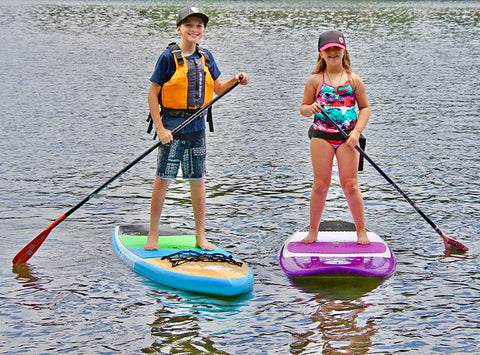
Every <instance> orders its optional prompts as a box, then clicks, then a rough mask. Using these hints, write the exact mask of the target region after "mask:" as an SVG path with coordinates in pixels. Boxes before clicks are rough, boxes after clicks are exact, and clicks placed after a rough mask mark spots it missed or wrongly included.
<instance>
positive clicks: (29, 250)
mask: <svg viewBox="0 0 480 355" xmlns="http://www.w3.org/2000/svg"><path fill="white" fill-rule="evenodd" d="M65 218H66V216H65V215H63V216H61V217H60V218H58V219H57V220H56V221H55V222H53V223H52V224H51V225H50V226H49V227H48V228H47V229H45V230H44V231H43V232H42V233H40V234H39V235H38V236H37V237H36V238H35V239H33V240H32V241H31V242H30V243H28V244H27V245H26V246H25V247H24V248H23V249H22V250H20V251H19V252H18V253H17V255H15V257H14V258H13V260H12V262H13V264H14V265H17V264H24V263H26V262H27V261H28V259H30V258H31V257H32V256H33V254H35V252H36V251H37V250H38V248H40V246H41V245H42V243H43V242H44V241H45V239H47V237H48V235H49V234H50V232H51V231H52V229H53V228H55V227H56V226H57V225H58V224H59V223H60V222H62V221H63V220H64V219H65Z"/></svg>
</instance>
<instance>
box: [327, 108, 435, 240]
mask: <svg viewBox="0 0 480 355" xmlns="http://www.w3.org/2000/svg"><path fill="white" fill-rule="evenodd" d="M321 112H322V114H323V115H324V116H325V117H326V118H327V119H328V120H329V121H330V123H332V124H333V125H334V126H335V128H336V129H337V130H338V131H339V132H340V133H341V134H342V136H343V137H344V138H345V139H348V138H349V136H348V134H347V132H345V131H344V130H343V129H342V127H340V126H339V125H338V123H337V122H335V121H334V120H333V119H332V118H331V117H330V116H329V115H328V114H327V112H326V111H325V109H324V108H322V109H321ZM355 149H356V150H358V152H359V153H360V154H361V155H362V156H363V158H364V159H365V160H366V161H368V162H369V163H370V164H371V165H372V166H373V167H374V168H375V170H377V171H378V172H379V173H380V175H382V176H383V177H384V178H385V180H387V181H388V182H389V183H390V185H392V186H393V187H394V188H395V190H397V191H398V193H399V194H400V195H402V196H403V198H404V199H405V200H407V202H408V203H409V204H410V205H411V206H412V207H413V208H414V209H415V211H417V212H418V214H419V215H420V216H422V217H423V219H424V220H425V221H427V223H428V224H430V226H432V228H433V229H435V231H436V232H437V233H438V234H440V235H442V234H443V232H442V231H441V230H440V228H438V226H437V225H436V224H435V223H433V221H432V220H431V219H430V218H428V216H427V215H426V214H425V213H423V211H422V210H420V208H418V207H417V205H415V203H414V202H413V201H412V200H411V199H410V198H409V197H408V196H407V195H406V194H405V192H403V191H402V189H401V188H400V187H398V185H397V184H396V183H395V182H394V181H393V180H392V179H390V177H389V176H388V175H387V174H385V172H384V171H383V170H382V169H380V167H379V166H378V165H377V164H375V162H374V161H373V160H372V159H370V157H369V156H368V155H367V153H365V151H364V150H363V149H362V148H360V147H359V146H358V145H356V146H355Z"/></svg>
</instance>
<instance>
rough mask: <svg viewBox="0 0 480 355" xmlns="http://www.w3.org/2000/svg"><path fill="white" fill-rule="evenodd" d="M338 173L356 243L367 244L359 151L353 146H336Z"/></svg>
mask: <svg viewBox="0 0 480 355" xmlns="http://www.w3.org/2000/svg"><path fill="white" fill-rule="evenodd" d="M336 155H337V162H338V174H339V177H340V185H341V186H342V190H343V193H344V194H345V197H346V198H347V202H348V206H349V207H350V212H351V214H352V217H353V221H354V222H355V228H356V229H357V240H358V244H369V243H370V241H369V240H368V237H367V230H366V227H365V210H364V205H363V197H362V193H361V192H360V187H359V186H358V159H359V153H358V152H357V150H356V149H355V148H352V147H350V146H349V145H347V144H342V145H341V146H340V147H338V148H337V152H336Z"/></svg>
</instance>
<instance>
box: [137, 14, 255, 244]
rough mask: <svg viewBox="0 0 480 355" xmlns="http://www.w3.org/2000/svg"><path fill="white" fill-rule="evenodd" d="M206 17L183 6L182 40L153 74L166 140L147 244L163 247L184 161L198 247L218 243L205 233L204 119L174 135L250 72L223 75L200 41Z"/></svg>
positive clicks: (157, 120) (152, 104)
mask: <svg viewBox="0 0 480 355" xmlns="http://www.w3.org/2000/svg"><path fill="white" fill-rule="evenodd" d="M207 23H208V16H207V15H206V14H205V13H204V12H203V11H202V9H200V8H199V7H196V6H188V7H185V8H183V9H182V10H181V11H180V13H179V15H178V18H177V33H178V34H179V35H181V38H182V39H181V42H180V44H178V45H170V46H169V47H168V48H167V49H166V50H165V51H164V52H163V53H162V54H161V55H160V58H159V59H158V61H157V64H156V67H155V71H154V73H153V75H152V77H151V79H150V81H151V86H150V91H149V93H148V106H149V108H150V114H151V116H152V120H153V124H154V126H155V132H156V133H157V136H158V138H159V139H160V141H161V142H162V146H160V148H159V155H158V166H157V176H156V178H155V183H154V185H153V191H152V201H151V207H150V231H149V233H148V240H147V243H146V244H145V249H146V250H156V249H158V244H157V243H158V224H159V222H160V216H161V214H162V209H163V204H164V201H165V196H166V193H167V188H168V185H169V184H170V181H171V180H174V179H175V178H176V176H177V173H178V169H179V167H180V163H181V165H182V172H183V178H184V179H185V180H189V183H190V193H191V200H192V207H193V214H194V219H195V229H196V239H197V247H200V248H201V249H203V250H214V249H215V248H214V246H213V245H212V244H210V243H209V242H208V240H207V238H206V236H205V204H206V202H205V199H206V197H205V179H204V177H205V173H206V160H205V158H206V141H205V119H204V117H202V118H199V119H196V120H194V121H193V122H191V123H190V124H189V125H188V126H186V127H185V128H183V129H182V130H181V131H180V132H179V133H177V134H175V137H174V136H173V135H172V130H173V129H174V128H176V127H177V126H178V125H179V124H180V123H182V121H183V120H184V119H185V118H188V117H189V116H191V115H192V114H193V113H194V112H195V110H196V109H198V108H200V107H202V106H203V105H204V104H206V103H208V102H209V101H210V100H211V99H212V97H213V92H215V93H216V94H217V95H219V94H221V93H222V92H223V91H225V90H226V89H228V88H229V87H230V86H231V85H233V83H235V82H236V81H240V83H241V84H242V85H246V84H247V83H248V75H247V74H245V73H240V74H238V75H236V76H235V77H234V78H232V79H230V80H229V81H227V82H222V81H221V80H220V70H219V69H218V67H217V64H216V63H215V60H214V59H213V56H212V54H211V53H210V51H208V50H207V49H202V48H200V47H198V45H197V44H198V42H199V41H200V40H201V39H202V37H203V36H204V35H205V28H206V25H207ZM240 78H242V79H240ZM159 105H161V107H162V111H160V108H159Z"/></svg>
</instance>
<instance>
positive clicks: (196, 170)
mask: <svg viewBox="0 0 480 355" xmlns="http://www.w3.org/2000/svg"><path fill="white" fill-rule="evenodd" d="M206 157H207V145H206V139H205V137H201V138H197V139H193V140H179V139H174V140H173V141H172V142H170V143H168V144H164V145H161V146H160V148H159V150H158V160H157V176H158V177H159V178H160V179H164V180H175V179H176V178H177V175H178V170H179V168H180V165H181V166H182V173H183V179H185V180H200V179H203V178H204V177H205V174H206V172H207V167H206Z"/></svg>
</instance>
